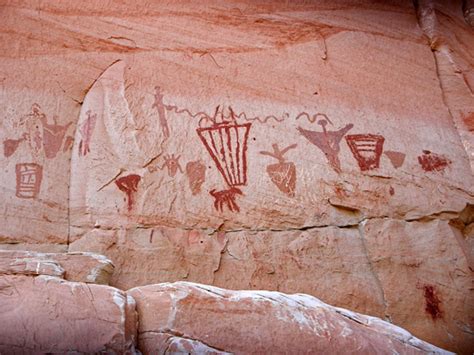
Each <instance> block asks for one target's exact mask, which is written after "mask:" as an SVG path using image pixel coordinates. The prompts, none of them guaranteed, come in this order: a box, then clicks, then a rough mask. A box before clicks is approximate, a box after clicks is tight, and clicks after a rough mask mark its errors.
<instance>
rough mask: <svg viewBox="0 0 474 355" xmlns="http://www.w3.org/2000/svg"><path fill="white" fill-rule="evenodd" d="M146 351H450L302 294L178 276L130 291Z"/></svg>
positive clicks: (393, 327) (142, 346)
mask: <svg viewBox="0 0 474 355" xmlns="http://www.w3.org/2000/svg"><path fill="white" fill-rule="evenodd" d="M128 294H129V295H131V296H133V297H134V298H135V300H136V302H137V311H138V314H139V318H140V325H139V329H138V344H139V348H140V351H142V352H143V353H144V354H168V353H173V352H174V351H180V350H181V351H183V349H185V352H188V353H217V354H221V353H233V354H308V353H313V354H314V353H356V354H367V353H377V354H393V353H403V354H423V353H448V352H446V351H444V350H442V349H440V348H436V347H434V346H432V345H430V344H428V343H426V342H424V341H421V340H419V339H417V338H415V337H414V336H412V335H411V334H410V333H408V332H407V331H405V330H403V329H401V328H399V327H396V326H394V325H392V324H390V323H387V322H384V321H382V320H380V319H378V318H375V317H369V316H365V315H362V314H358V313H353V312H350V311H347V310H345V309H342V308H337V307H332V306H329V305H327V304H325V303H323V302H321V301H320V300H318V299H317V298H315V297H312V296H309V295H305V294H293V295H286V294H283V293H279V292H268V291H229V290H224V289H221V288H217V287H211V286H206V285H200V284H194V283H189V282H176V283H172V284H158V285H149V286H144V287H137V288H134V289H131V290H129V291H128Z"/></svg>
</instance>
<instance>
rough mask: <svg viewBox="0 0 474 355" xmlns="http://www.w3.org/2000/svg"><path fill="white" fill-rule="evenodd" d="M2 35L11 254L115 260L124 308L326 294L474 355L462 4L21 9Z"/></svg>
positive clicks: (468, 92)
mask: <svg viewBox="0 0 474 355" xmlns="http://www.w3.org/2000/svg"><path fill="white" fill-rule="evenodd" d="M466 4H467V3H466ZM466 6H467V5H465V9H464V14H466V19H469V14H470V12H469V8H466ZM1 16H2V23H1V25H0V26H1V28H2V31H3V36H2V42H1V48H2V49H3V51H2V53H3V54H2V61H1V62H0V95H1V96H0V100H1V102H2V105H1V106H0V114H1V117H2V120H1V121H0V125H1V129H0V140H1V141H2V144H3V152H0V167H1V169H0V182H1V184H0V188H1V197H2V198H0V207H1V211H2V212H1V213H2V219H3V223H1V224H0V243H2V244H1V247H2V248H3V249H25V248H27V249H34V250H39V251H45V252H56V251H71V252H97V253H103V254H105V255H106V256H107V257H109V258H110V259H111V260H112V261H113V262H114V264H115V265H116V271H115V273H114V275H113V276H112V281H111V283H112V285H113V286H117V287H119V288H122V289H128V288H131V287H135V286H140V285H146V284H149V283H158V282H166V281H177V280H188V281H194V282H201V283H207V284H213V285H217V286H221V287H225V288H233V289H249V288H250V289H268V290H279V291H282V292H290V293H294V292H304V293H309V294H311V295H315V296H317V297H319V298H321V299H322V300H323V301H325V302H328V303H330V304H334V305H336V306H340V307H347V308H350V309H353V310H356V311H359V312H363V313H368V314H371V315H374V316H379V317H383V318H385V319H387V320H391V321H393V322H394V323H395V324H397V325H400V326H403V327H405V328H406V329H408V330H409V331H411V332H413V333H414V334H415V335H416V336H419V337H421V338H423V339H426V340H428V341H430V342H432V343H434V344H436V345H439V346H442V347H445V348H448V349H450V350H454V351H458V352H472V350H473V347H472V344H473V343H474V319H473V317H472V315H473V314H474V299H473V294H472V272H473V268H474V264H473V260H474V257H473V247H472V246H473V233H472V231H473V227H472V222H473V220H472V218H473V217H472V207H471V206H472V204H474V197H473V196H474V192H473V186H474V183H473V182H474V180H473V175H472V167H473V166H474V165H473V164H474V151H473V127H474V125H473V122H472V120H473V114H474V99H473V95H472V88H473V85H474V70H473V62H474V60H473V56H474V45H473V43H474V40H473V29H472V27H470V26H469V25H468V24H467V23H466V20H465V18H464V16H463V10H462V6H461V3H460V2H459V3H458V2H453V1H445V2H441V1H440V2H431V1H419V2H417V5H416V6H414V5H413V4H412V3H411V2H408V1H407V2H399V3H389V2H378V3H372V2H370V1H367V2H365V1H362V2H358V4H357V5H354V4H353V3H351V2H349V1H337V2H334V1H330V2H329V1H328V2H325V1H322V2H317V4H316V3H312V2H307V1H304V2H303V1H301V2H292V3H291V4H290V3H288V4H281V3H276V2H271V1H269V2H263V1H262V2H257V3H255V2H249V1H230V2H226V3H225V4H222V3H221V2H218V1H215V2H214V1H208V2H206V3H205V4H204V3H202V2H199V3H197V2H193V3H191V2H187V1H183V2H178V3H171V4H170V3H165V2H153V3H152V2H144V1H143V2H133V4H132V3H128V4H126V3H120V4H115V3H109V2H89V3H87V4H80V5H78V4H76V3H75V2H68V1H66V2H61V3H57V2H54V1H42V2H41V4H39V5H38V4H37V3H36V2H35V3H33V2H31V3H29V2H27V1H25V2H18V1H12V2H4V5H3V6H2V8H1Z"/></svg>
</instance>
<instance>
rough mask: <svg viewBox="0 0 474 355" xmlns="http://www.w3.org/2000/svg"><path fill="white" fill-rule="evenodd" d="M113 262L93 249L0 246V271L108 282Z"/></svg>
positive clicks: (12, 273) (2, 272)
mask: <svg viewBox="0 0 474 355" xmlns="http://www.w3.org/2000/svg"><path fill="white" fill-rule="evenodd" d="M113 271H114V265H113V264H112V262H111V261H110V260H108V259H107V258H106V257H105V256H103V255H99V254H93V253H67V254H64V253H37V252H28V251H5V250H0V275H49V276H57V277H61V278H64V279H66V280H68V281H77V282H86V283H95V284H105V285H108V284H109V281H110V277H111V275H112V273H113Z"/></svg>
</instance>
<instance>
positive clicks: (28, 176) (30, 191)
mask: <svg viewBox="0 0 474 355" xmlns="http://www.w3.org/2000/svg"><path fill="white" fill-rule="evenodd" d="M15 171H16V197H18V198H36V196H38V194H39V191H40V186H41V180H42V178H43V167H42V166H41V165H38V164H35V163H22V164H16V167H15Z"/></svg>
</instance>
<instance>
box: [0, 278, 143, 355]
mask: <svg viewBox="0 0 474 355" xmlns="http://www.w3.org/2000/svg"><path fill="white" fill-rule="evenodd" d="M136 330H137V318H136V314H135V302H134V300H133V298H131V297H127V295H126V294H125V293H124V292H123V291H120V290H118V289H116V288H113V287H109V286H103V285H95V284H86V283H79V282H70V281H65V280H62V279H60V278H56V277H51V276H37V277H31V276H20V275H10V276H0V352H2V353H5V354H33V353H35V354H38V353H69V352H71V353H74V352H80V353H99V352H107V353H116V354H126V353H131V352H133V351H134V343H135V341H136Z"/></svg>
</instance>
